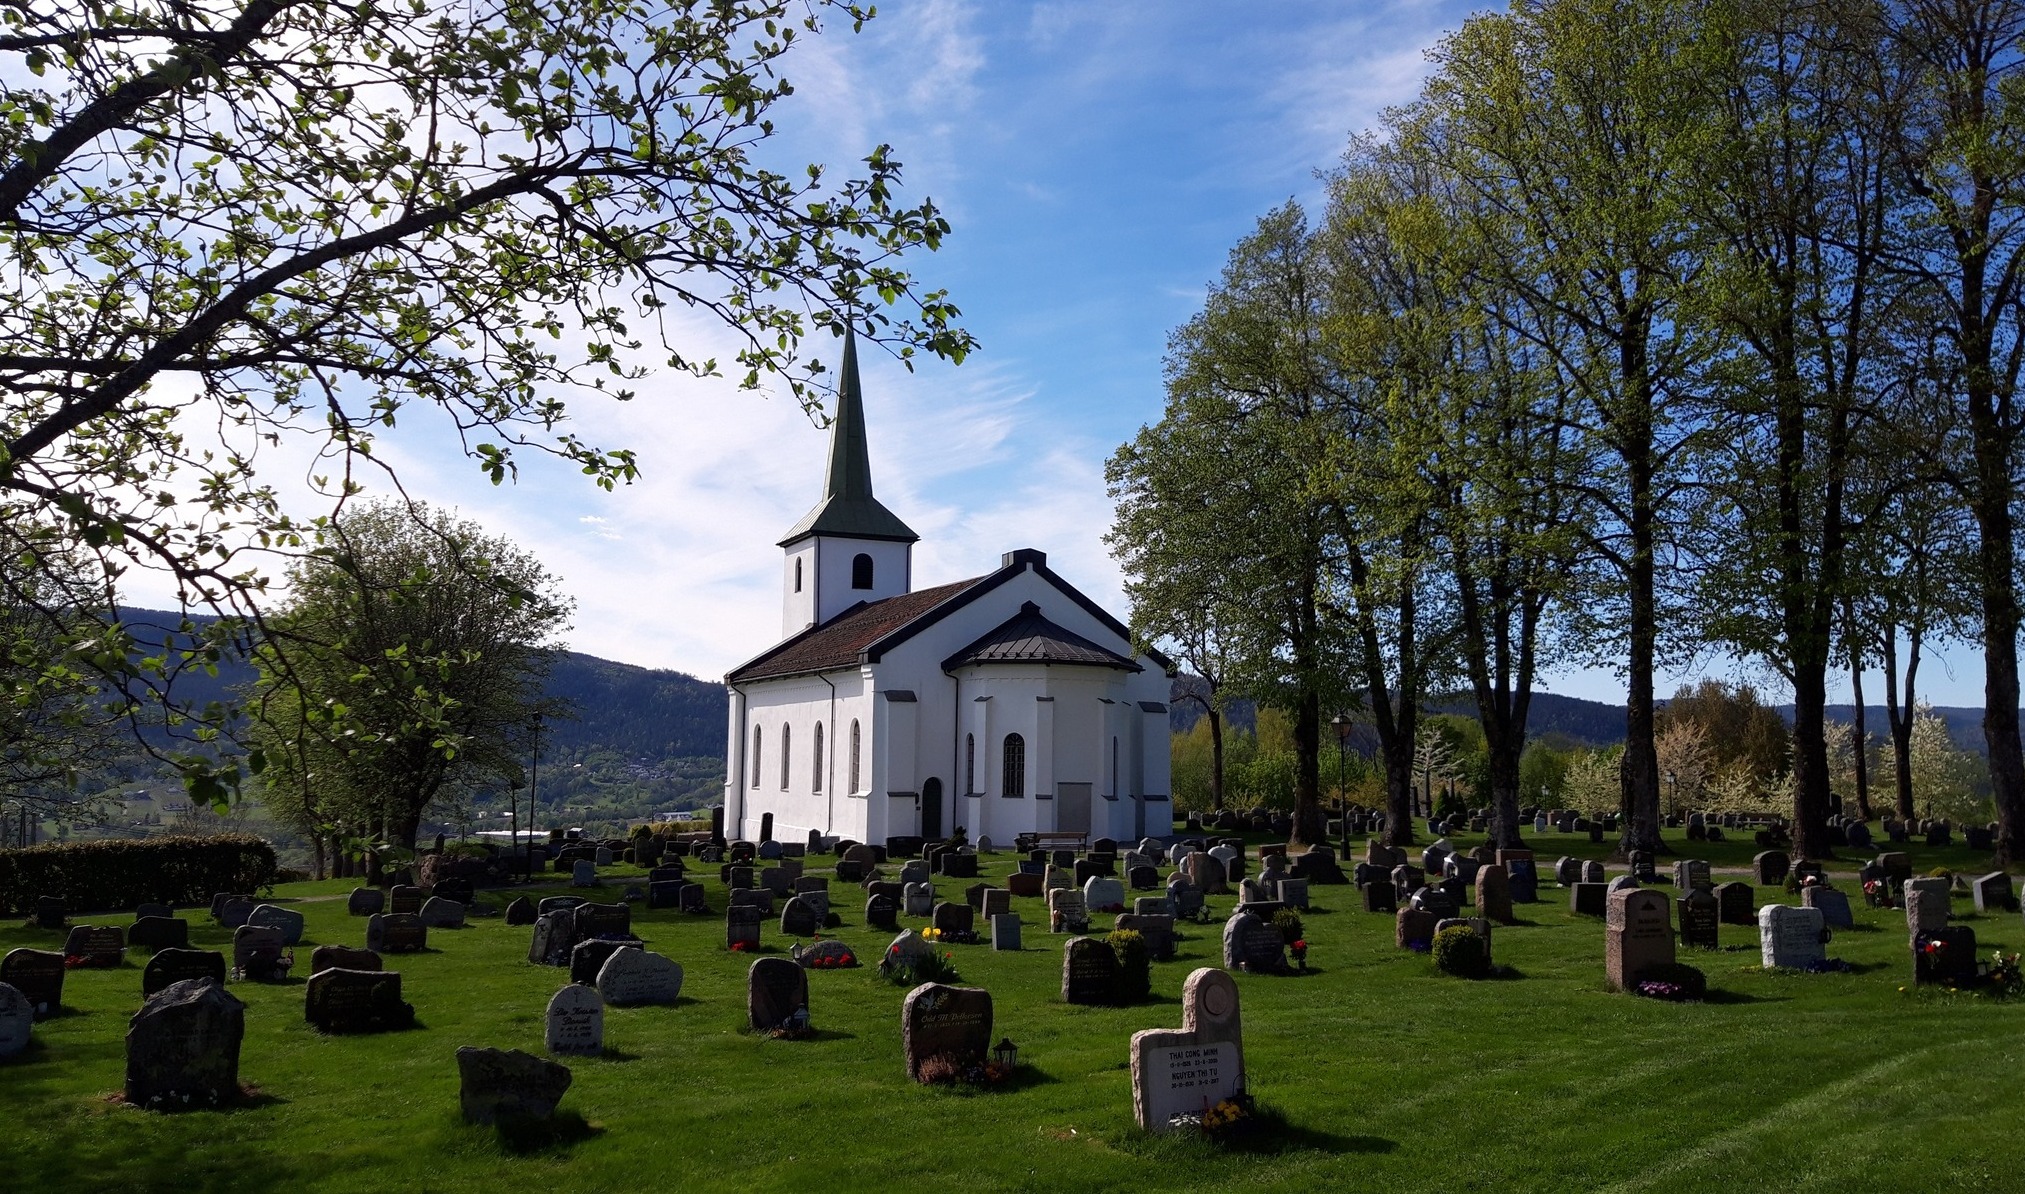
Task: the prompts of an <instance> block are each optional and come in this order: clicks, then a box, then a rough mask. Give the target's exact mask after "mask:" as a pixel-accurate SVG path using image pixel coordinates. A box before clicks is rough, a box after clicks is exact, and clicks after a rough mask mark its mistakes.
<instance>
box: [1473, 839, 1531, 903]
mask: <svg viewBox="0 0 2025 1194" xmlns="http://www.w3.org/2000/svg"><path fill="white" fill-rule="evenodd" d="M1498 865H1499V866H1500V867H1502V868H1504V872H1505V890H1506V892H1507V893H1509V894H1510V896H1511V900H1512V902H1513V903H1514V904H1534V903H1538V902H1539V900H1540V872H1539V864H1538V863H1537V862H1535V861H1534V859H1533V852H1532V851H1531V850H1500V851H1498ZM1480 906H1481V905H1480Z"/></svg>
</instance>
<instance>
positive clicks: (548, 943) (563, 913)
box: [367, 908, 577, 966]
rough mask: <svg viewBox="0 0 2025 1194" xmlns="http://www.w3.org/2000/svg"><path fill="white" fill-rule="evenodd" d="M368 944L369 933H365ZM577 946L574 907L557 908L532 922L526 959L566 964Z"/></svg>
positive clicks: (555, 964) (536, 962)
mask: <svg viewBox="0 0 2025 1194" xmlns="http://www.w3.org/2000/svg"><path fill="white" fill-rule="evenodd" d="M367 937H368V944H370V939H371V934H370V933H368V934H367ZM576 947H577V918H576V914H575V910H574V909H570V908H558V909H556V910H555V911H553V912H544V913H542V915H541V919H540V920H537V921H535V922H534V941H533V944H531V945H530V946H528V950H527V960H528V961H530V962H532V963H534V964H535V965H537V966H567V965H569V961H570V951H571V950H573V949H575V948H576Z"/></svg>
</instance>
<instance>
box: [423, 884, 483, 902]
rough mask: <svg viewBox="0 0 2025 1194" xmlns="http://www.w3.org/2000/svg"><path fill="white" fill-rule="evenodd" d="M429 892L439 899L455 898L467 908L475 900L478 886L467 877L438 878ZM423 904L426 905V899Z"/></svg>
mask: <svg viewBox="0 0 2025 1194" xmlns="http://www.w3.org/2000/svg"><path fill="white" fill-rule="evenodd" d="M429 894H430V895H431V896H434V897H435V898H437V899H439V900H455V901H456V902H457V903H459V904H463V905H464V906H465V907H467V908H468V907H470V906H471V904H472V903H473V902H474V901H475V900H477V898H478V888H477V886H476V885H475V884H473V883H472V882H471V880H469V879H455V878H452V879H439V880H437V881H436V886H435V887H433V888H431V889H430V891H429ZM423 906H424V907H427V906H428V905H427V903H426V901H425V902H424V905H423Z"/></svg>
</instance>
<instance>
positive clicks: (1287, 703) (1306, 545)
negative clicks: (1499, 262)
mask: <svg viewBox="0 0 2025 1194" xmlns="http://www.w3.org/2000/svg"><path fill="white" fill-rule="evenodd" d="M1323 265H1324V263H1323V262H1322V261H1321V260H1320V255H1319V254H1318V253H1317V252H1316V251H1315V247H1314V245H1313V244H1312V241H1311V238H1310V236H1309V234H1308V230H1307V221H1306V216H1305V214H1304V213H1303V212H1302V211H1301V209H1300V208H1299V207H1298V206H1297V205H1294V204H1289V205H1287V206H1286V207H1283V208H1281V209H1279V210H1277V211H1275V212H1273V213H1272V214H1271V215H1268V216H1267V217H1266V218H1265V219H1263V220H1261V221H1260V222H1259V225H1258V228H1257V230H1256V231H1255V232H1254V233H1253V234H1252V235H1250V236H1248V237H1246V238H1245V239H1244V240H1243V241H1242V242H1240V243H1239V245H1238V246H1237V247H1236V248H1235V249H1233V250H1232V251H1231V254H1230V259H1229V263H1228V264H1227V265H1226V267H1225V269H1224V273H1223V277H1222V280H1221V281H1220V283H1219V284H1218V285H1217V286H1216V287H1215V288H1214V289H1213V290H1212V291H1211V293H1210V295H1209V298H1208V301H1207V302H1206V303H1205V304H1204V307H1203V310H1202V312H1201V313H1200V314H1198V315H1197V316H1195V317H1194V318H1193V319H1191V320H1189V321H1188V322H1187V323H1186V324H1184V325H1183V326H1182V327H1181V328H1179V329H1177V330H1176V331H1175V332H1174V334H1173V335H1172V336H1171V337H1170V339H1169V344H1168V354H1167V392H1168V398H1167V410H1166V413H1165V415H1164V417H1163V418H1162V419H1161V421H1160V422H1159V423H1158V424H1156V425H1154V426H1151V427H1146V428H1142V429H1141V430H1140V432H1139V435H1138V436H1137V437H1136V438H1135V439H1134V440H1133V442H1132V443H1130V444H1126V445H1124V446H1123V447H1121V448H1120V449H1119V450H1118V451H1117V452H1116V453H1115V454H1113V456H1112V458H1111V460H1110V461H1109V462H1108V463H1107V465H1106V469H1105V477H1106V480H1107V481H1108V482H1109V485H1110V491H1111V495H1112V497H1113V498H1114V499H1115V500H1116V502H1117V515H1116V520H1115V522H1114V526H1113V531H1112V534H1111V536H1110V542H1111V544H1112V549H1113V551H1114V552H1116V553H1117V554H1118V556H1119V559H1120V562H1121V563H1122V564H1123V565H1124V568H1125V571H1126V574H1127V576H1128V578H1129V579H1128V582H1127V583H1128V589H1129V590H1131V591H1135V592H1152V591H1154V588H1155V586H1159V587H1162V588H1167V587H1169V586H1168V583H1167V580H1166V579H1165V578H1166V576H1167V574H1168V573H1169V571H1170V570H1182V571H1186V572H1187V573H1189V574H1190V575H1192V576H1194V577H1196V578H1198V580H1199V582H1200V587H1199V588H1198V589H1196V591H1199V592H1202V593H1204V594H1206V595H1212V596H1213V599H1214V600H1215V602H1216V606H1215V609H1216V613H1217V617H1218V626H1219V628H1220V630H1221V632H1222V633H1223V634H1225V635H1226V636H1227V638H1226V640H1225V641H1226V646H1227V649H1228V651H1229V656H1228V658H1229V662H1230V667H1231V673H1232V676H1231V681H1230V684H1231V688H1232V690H1233V691H1235V692H1238V693H1241V694H1243V695H1246V696H1249V697H1251V698H1253V699H1254V700H1257V701H1260V702H1261V703H1264V704H1269V705H1272V706H1274V707H1276V708H1280V709H1284V710H1286V711H1287V713H1288V716H1289V719H1290V722H1291V729H1292V734H1293V741H1294V752H1295V759H1294V763H1295V774H1294V817H1293V820H1294V832H1293V835H1292V841H1293V842H1294V843H1296V844H1308V845H1322V844H1325V843H1326V842H1327V841H1328V836H1327V825H1326V822H1325V821H1324V819H1323V816H1322V805H1321V762H1320V760H1321V751H1322V727H1323V724H1324V722H1323V717H1322V710H1323V708H1325V707H1330V708H1333V707H1335V706H1336V704H1337V698H1338V697H1339V696H1340V695H1341V686H1340V680H1339V679H1338V677H1340V675H1341V674H1342V670H1343V668H1342V658H1341V650H1340V645H1339V641H1338V640H1339V636H1340V628H1339V627H1338V626H1336V625H1335V624H1334V623H1333V622H1332V620H1331V619H1330V616H1329V613H1330V611H1329V607H1328V596H1329V583H1330V578H1329V573H1328V559H1327V557H1326V555H1325V542H1324V540H1325V535H1326V532H1327V526H1326V518H1325V515H1324V512H1323V510H1322V508H1321V504H1320V502H1319V500H1318V499H1317V497H1316V496H1315V495H1316V484H1317V478H1318V476H1320V475H1321V474H1322V473H1323V471H1324V469H1325V447H1326V442H1327V435H1328V428H1327V427H1326V426H1325V411H1326V397H1327V388H1328V377H1327V374H1326V369H1325V367H1324V364H1323V362H1322V359H1321V355H1320V350H1319V345H1318V340H1319V336H1320V331H1321V313H1322V309H1323V302H1324V300H1325V297H1326V287H1325V285H1324V277H1323V273H1322V271H1323ZM1177 549H1178V550H1177ZM1134 586H1136V588H1134ZM1172 588H1174V589H1178V590H1186V589H1190V588H1195V584H1194V582H1189V583H1182V582H1179V581H1176V582H1175V583H1174V584H1173V586H1172ZM1134 600H1135V602H1136V601H1138V600H1140V599H1139V598H1138V597H1135V598H1134ZM1135 608H1136V606H1135Z"/></svg>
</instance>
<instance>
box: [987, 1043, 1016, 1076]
mask: <svg viewBox="0 0 2025 1194" xmlns="http://www.w3.org/2000/svg"><path fill="white" fill-rule="evenodd" d="M991 1059H992V1060H993V1061H995V1062H997V1063H998V1064H1000V1065H1002V1066H1004V1067H1005V1068H1006V1069H1007V1070H1011V1069H1012V1068H1013V1067H1014V1066H1016V1065H1018V1064H1019V1061H1020V1050H1019V1046H1018V1045H1015V1044H1013V1043H1012V1038H1011V1037H1009V1036H1002V1037H1000V1038H999V1039H998V1045H997V1047H996V1048H994V1049H993V1050H992V1051H991Z"/></svg>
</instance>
